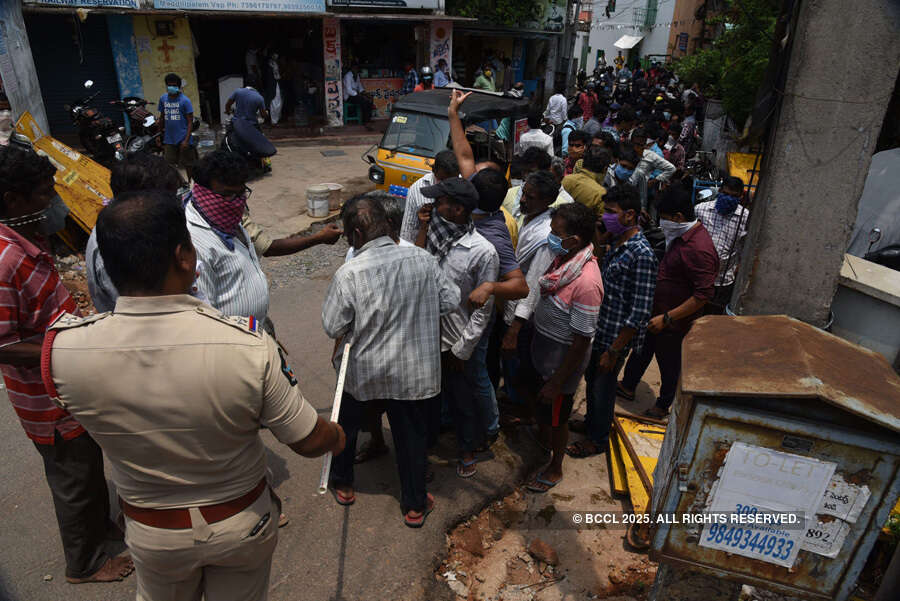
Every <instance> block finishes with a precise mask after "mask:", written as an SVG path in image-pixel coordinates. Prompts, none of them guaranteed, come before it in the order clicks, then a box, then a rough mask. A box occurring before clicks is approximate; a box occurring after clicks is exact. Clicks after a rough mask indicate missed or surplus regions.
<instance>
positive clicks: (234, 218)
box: [191, 184, 247, 236]
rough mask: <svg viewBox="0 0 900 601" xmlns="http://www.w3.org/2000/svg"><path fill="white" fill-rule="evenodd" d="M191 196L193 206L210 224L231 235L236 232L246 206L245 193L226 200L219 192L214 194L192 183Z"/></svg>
mask: <svg viewBox="0 0 900 601" xmlns="http://www.w3.org/2000/svg"><path fill="white" fill-rule="evenodd" d="M191 196H192V197H193V200H194V206H195V207H197V210H198V211H200V214H201V215H203V218H204V219H206V221H207V222H209V224H210V225H211V226H213V227H214V228H216V229H217V230H219V231H220V232H222V233H225V234H228V235H231V236H233V235H235V234H237V231H238V226H239V225H240V223H241V218H242V217H243V216H244V209H245V208H246V207H247V197H246V196H245V195H243V194H241V195H240V196H237V197H235V198H233V199H231V200H226V199H225V197H223V196H222V195H221V194H216V193H215V192H213V191H212V190H210V189H209V188H204V187H203V186H201V185H200V184H194V188H193V189H192V190H191Z"/></svg>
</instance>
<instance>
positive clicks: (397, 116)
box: [363, 87, 529, 197]
mask: <svg viewBox="0 0 900 601" xmlns="http://www.w3.org/2000/svg"><path fill="white" fill-rule="evenodd" d="M452 89H454V88H450V87H447V88H435V89H433V90H426V91H424V92H413V93H412V94H407V95H405V96H402V97H401V98H400V100H398V101H397V102H395V103H394V105H393V109H392V111H391V122H390V124H389V125H388V128H387V130H386V131H385V132H384V137H382V139H381V143H380V144H378V146H377V150H376V147H375V146H372V148H370V149H369V150H368V151H366V153H365V154H364V155H363V158H364V160H365V161H366V162H368V163H369V164H370V167H369V179H370V180H372V181H373V182H375V184H377V186H376V187H377V189H379V190H384V191H386V192H389V193H390V194H393V195H395V196H402V197H405V196H406V193H407V191H408V190H409V187H410V186H411V185H412V184H413V183H414V182H415V181H416V180H417V179H419V178H420V177H422V176H423V175H425V174H426V173H429V172H430V171H431V168H432V166H433V164H434V156H435V155H436V154H437V153H438V152H440V151H442V150H444V149H446V148H449V147H450V122H449V121H448V120H447V107H448V106H449V105H450V94H451V90H452ZM455 89H462V90H464V91H467V92H470V91H471V92H474V94H472V95H471V96H469V97H468V98H466V100H465V102H464V103H463V104H462V106H460V110H459V116H460V118H461V119H462V122H463V126H464V127H465V128H466V137H467V138H468V140H469V143H470V144H471V145H472V151H473V153H474V154H475V160H476V161H486V160H494V161H497V162H499V163H501V164H504V165H508V164H509V162H510V161H511V160H512V154H513V147H514V145H515V139H516V129H517V122H519V121H524V119H525V118H526V117H527V115H528V109H529V101H528V100H527V99H524V98H518V97H514V96H510V95H507V94H502V93H498V92H485V91H484V90H471V89H468V88H455ZM521 125H522V124H521V123H519V126H520V127H521Z"/></svg>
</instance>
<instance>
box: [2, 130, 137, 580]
mask: <svg viewBox="0 0 900 601" xmlns="http://www.w3.org/2000/svg"><path fill="white" fill-rule="evenodd" d="M55 171H56V169H54V167H53V165H52V164H51V163H50V161H49V160H48V159H47V158H46V157H40V156H38V155H37V154H36V153H35V152H34V151H31V150H24V149H20V148H18V147H15V146H7V147H4V148H0V271H2V275H0V278H2V283H3V285H2V286H0V307H2V308H0V313H2V317H0V324H2V325H0V371H2V372H3V378H4V381H5V384H6V390H7V393H8V395H9V401H10V403H11V404H12V406H13V408H14V409H15V411H16V413H17V414H18V416H19V419H20V420H21V422H22V428H23V429H24V430H25V434H26V435H27V436H28V438H30V439H31V441H32V442H33V443H34V445H35V448H36V449H37V450H38V452H39V453H40V455H41V458H42V459H43V462H44V472H45V474H46V477H47V484H48V485H49V487H50V492H51V493H52V495H53V505H54V509H55V510H56V519H57V522H58V524H59V534H60V538H61V539H62V544H63V550H64V551H65V557H66V580H67V581H68V582H71V583H76V584H77V583H82V582H112V581H115V580H122V579H123V578H125V577H126V576H128V575H129V574H130V573H131V572H132V570H133V569H134V566H133V564H132V562H131V560H130V558H128V557H117V555H118V554H119V553H121V551H123V550H124V548H125V546H124V543H123V542H122V536H123V535H122V532H121V530H119V528H118V527H117V526H115V525H114V524H113V523H112V521H111V519H110V507H109V492H108V490H107V487H106V478H105V477H104V474H103V454H102V452H101V450H100V447H99V446H97V443H96V442H94V439H93V438H91V436H90V435H89V434H88V433H87V432H85V430H84V428H83V427H82V426H81V425H80V424H79V423H78V422H77V421H76V420H75V418H74V417H72V416H71V415H70V414H69V413H68V412H67V411H65V410H64V409H61V408H59V407H57V406H56V405H54V404H53V402H52V401H51V399H50V396H49V395H48V393H47V389H46V387H45V386H44V383H43V381H42V379H41V368H40V365H41V344H42V342H43V338H44V333H45V331H46V330H47V328H48V326H49V325H50V324H51V323H52V322H53V321H54V320H55V319H56V318H57V317H58V316H59V315H60V314H61V313H64V312H68V313H74V314H77V313H78V308H77V306H76V304H75V301H74V300H73V299H72V297H71V296H70V295H69V292H68V291H67V290H66V288H65V287H64V286H63V285H62V282H61V281H60V278H59V274H58V273H57V271H56V268H55V266H54V264H53V259H52V258H51V256H50V254H49V253H50V248H49V246H48V241H47V236H49V235H50V234H52V233H54V232H56V231H59V230H60V229H62V227H63V226H64V225H65V221H64V219H65V212H60V213H56V212H53V213H51V211H50V210H49V209H50V207H51V206H52V205H53V203H54V202H55V201H57V200H58V199H59V197H58V196H56V192H55V191H54V189H53V174H54V172H55ZM63 206H65V205H63ZM60 215H61V216H62V219H60V218H59V216H60Z"/></svg>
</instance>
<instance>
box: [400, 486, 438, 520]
mask: <svg viewBox="0 0 900 601" xmlns="http://www.w3.org/2000/svg"><path fill="white" fill-rule="evenodd" d="M432 511H434V497H433V496H432V495H431V493H426V495H425V511H423V512H422V515H420V516H419V517H417V518H414V517H410V515H409V512H408V511H407V512H406V514H405V515H404V516H403V523H404V524H406V525H407V526H409V527H410V528H421V527H422V526H424V525H425V518H426V517H428V514H429V513H431V512H432Z"/></svg>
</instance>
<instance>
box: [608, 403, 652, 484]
mask: <svg viewBox="0 0 900 601" xmlns="http://www.w3.org/2000/svg"><path fill="white" fill-rule="evenodd" d="M619 420H620V418H618V417H613V427H614V428H615V429H616V433H617V434H618V435H619V440H620V443H621V446H622V450H623V451H624V453H623V455H622V457H623V459H624V458H625V456H627V457H628V459H629V460H630V462H631V463H632V464H633V465H634V469H635V470H637V474H638V477H639V478H640V482H641V485H642V486H643V487H644V490H645V491H646V492H647V495H649V494H650V493H651V492H652V491H653V481H652V480H650V477H649V476H648V475H647V471H646V470H645V469H644V464H643V463H642V462H641V458H640V457H639V456H638V454H637V453H635V451H634V446H632V444H631V441H630V440H629V439H628V434H627V433H626V432H625V428H623V427H622V424H621V423H620V421H619ZM625 467H626V468H627V467H628V464H627V463H626V466H625ZM632 496H634V493H633V492H632Z"/></svg>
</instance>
